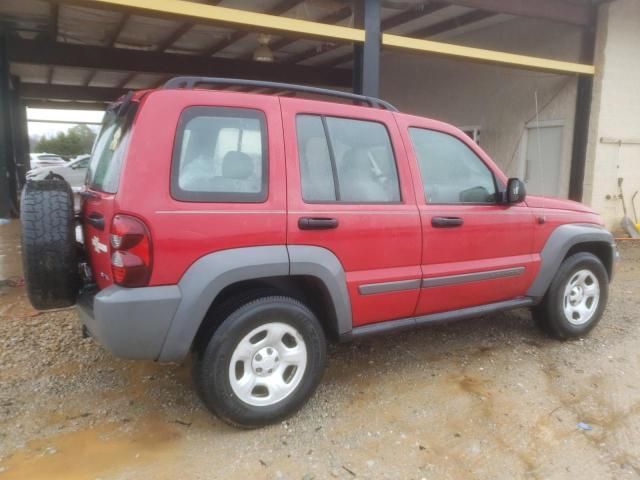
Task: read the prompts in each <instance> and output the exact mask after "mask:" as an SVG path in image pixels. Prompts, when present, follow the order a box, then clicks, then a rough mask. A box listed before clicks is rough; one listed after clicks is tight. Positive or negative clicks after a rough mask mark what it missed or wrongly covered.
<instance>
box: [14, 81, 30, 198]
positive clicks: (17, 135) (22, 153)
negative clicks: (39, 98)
mask: <svg viewBox="0 0 640 480" xmlns="http://www.w3.org/2000/svg"><path fill="white" fill-rule="evenodd" d="M11 83H12V84H13V95H12V98H11V100H12V102H11V115H12V126H13V146H14V154H15V157H14V158H15V166H16V170H15V173H16V182H17V188H16V190H17V191H18V192H19V191H20V190H21V189H22V185H24V181H25V175H26V173H27V171H28V170H29V169H30V168H31V162H30V158H29V150H30V149H29V127H28V124H27V107H26V106H25V104H24V102H23V101H22V98H20V90H21V88H22V84H21V82H20V79H19V78H18V77H13V78H12V82H11Z"/></svg>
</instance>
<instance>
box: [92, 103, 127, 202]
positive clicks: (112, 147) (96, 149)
mask: <svg viewBox="0 0 640 480" xmlns="http://www.w3.org/2000/svg"><path fill="white" fill-rule="evenodd" d="M135 111H136V104H135V103H134V104H132V105H131V107H130V108H129V111H128V112H127V114H126V115H122V116H118V115H116V113H115V112H113V111H107V112H106V113H105V115H104V119H103V121H102V128H101V129H100V133H99V134H98V137H97V138H96V141H95V143H94V144H93V151H92V152H91V162H90V163H89V171H88V174H87V183H88V185H89V188H92V189H94V190H101V191H103V192H107V193H116V192H117V191H118V183H119V181H120V170H121V169H122V162H123V160H124V155H125V152H126V149H127V144H128V139H129V134H130V130H131V128H130V127H131V123H132V120H133V117H134V115H135Z"/></svg>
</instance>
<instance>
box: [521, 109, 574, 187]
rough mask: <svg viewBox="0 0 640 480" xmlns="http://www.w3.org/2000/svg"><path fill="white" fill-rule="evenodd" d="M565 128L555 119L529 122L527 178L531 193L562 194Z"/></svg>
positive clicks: (525, 159) (525, 154)
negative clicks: (553, 120)
mask: <svg viewBox="0 0 640 480" xmlns="http://www.w3.org/2000/svg"><path fill="white" fill-rule="evenodd" d="M563 130H564V127H563V126H562V124H559V123H555V122H553V123H552V122H547V123H544V124H543V123H540V125H536V124H530V125H527V131H526V134H525V141H524V143H525V145H524V149H523V150H524V165H523V167H524V174H523V177H524V182H525V184H526V185H527V192H528V193H533V194H538V195H559V194H560V177H561V173H562V172H561V168H562V146H563V133H564V132H563Z"/></svg>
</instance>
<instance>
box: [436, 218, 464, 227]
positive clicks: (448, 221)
mask: <svg viewBox="0 0 640 480" xmlns="http://www.w3.org/2000/svg"><path fill="white" fill-rule="evenodd" d="M463 223H464V220H462V219H461V218H460V217H432V218H431V226H432V227H436V228H452V227H461V226H462V224H463Z"/></svg>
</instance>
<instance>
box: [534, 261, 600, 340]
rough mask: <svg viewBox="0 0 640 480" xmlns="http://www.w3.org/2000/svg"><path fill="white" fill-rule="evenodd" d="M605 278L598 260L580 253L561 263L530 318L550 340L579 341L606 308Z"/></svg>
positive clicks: (598, 319) (594, 324)
mask: <svg viewBox="0 0 640 480" xmlns="http://www.w3.org/2000/svg"><path fill="white" fill-rule="evenodd" d="M608 293H609V277H608V275H607V271H606V269H605V267H604V265H603V264H602V262H601V261H600V259H599V258H598V257H596V256H595V255H593V254H591V253H587V252H581V253H577V254H575V255H572V256H571V257H569V258H567V259H565V260H564V261H563V262H562V264H561V265H560V268H559V269H558V273H557V274H556V276H555V278H554V280H553V282H551V285H550V286H549V290H548V292H547V294H546V295H545V297H544V299H543V301H542V303H541V304H540V305H539V306H537V307H536V308H535V309H534V311H533V312H534V318H535V320H536V321H537V322H538V324H539V325H540V326H541V327H542V328H543V329H544V330H545V331H546V332H547V333H549V334H550V335H551V336H553V337H555V338H559V339H567V338H572V337H580V336H583V335H586V334H587V333H588V332H589V331H591V330H592V329H593V328H594V327H595V326H596V324H597V323H598V322H599V321H600V318H601V317H602V314H603V312H604V309H605V307H606V304H607V298H608Z"/></svg>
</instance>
